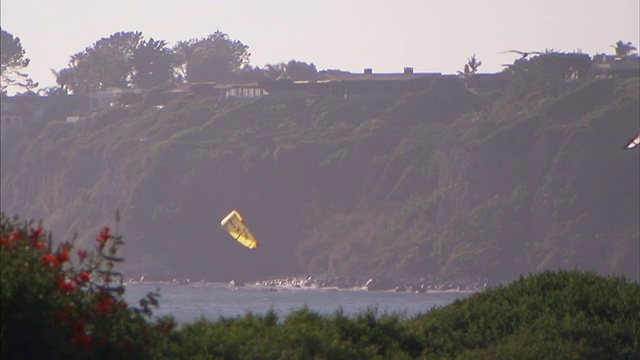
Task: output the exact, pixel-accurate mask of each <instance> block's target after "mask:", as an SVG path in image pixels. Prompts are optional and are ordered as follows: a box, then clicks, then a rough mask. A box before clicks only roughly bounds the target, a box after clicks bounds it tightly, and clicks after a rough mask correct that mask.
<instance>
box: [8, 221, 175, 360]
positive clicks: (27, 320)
mask: <svg viewBox="0 0 640 360" xmlns="http://www.w3.org/2000/svg"><path fill="white" fill-rule="evenodd" d="M121 245H122V239H121V238H120V237H119V236H115V235H113V234H111V232H110V230H109V228H108V227H105V228H103V229H102V231H101V232H100V234H99V235H98V236H97V238H96V243H95V249H94V250H93V251H91V252H88V251H86V250H84V249H74V244H73V243H70V242H65V243H61V244H59V245H58V246H57V247H55V249H54V248H53V246H52V240H51V235H50V234H47V233H45V232H44V231H43V230H42V227H41V226H40V225H35V224H34V223H25V222H20V221H19V220H18V219H17V218H14V219H10V218H8V217H6V216H5V215H4V214H2V215H1V216H0V259H1V262H0V264H1V265H0V267H1V269H0V270H1V271H0V307H1V315H2V317H1V326H0V339H1V343H0V345H1V353H2V359H89V358H90V359H116V358H117V359H139V358H150V357H155V356H156V355H157V354H158V351H160V350H161V349H162V346H161V345H162V341H161V337H162V336H163V332H167V331H170V329H171V327H172V323H171V321H170V320H162V321H160V322H158V323H156V324H151V323H150V322H149V321H148V319H149V317H150V316H151V307H153V306H155V305H157V300H156V296H157V294H149V295H148V296H147V297H146V298H144V299H142V300H141V301H140V307H139V308H135V307H130V306H129V304H127V303H126V302H125V301H124V300H123V298H122V294H123V293H124V286H123V284H122V275H121V274H119V273H118V272H116V271H115V270H114V266H115V264H116V263H117V262H119V261H121V260H122V259H120V258H119V257H118V256H117V251H118V247H120V246H121ZM72 258H73V260H76V261H75V262H72Z"/></svg>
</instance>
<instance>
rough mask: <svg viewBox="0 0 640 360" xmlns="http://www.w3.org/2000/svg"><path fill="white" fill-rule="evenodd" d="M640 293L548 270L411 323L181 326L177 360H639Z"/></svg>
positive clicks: (362, 320)
mask: <svg viewBox="0 0 640 360" xmlns="http://www.w3.org/2000/svg"><path fill="white" fill-rule="evenodd" d="M639 291H640V286H638V284H637V283H630V282H628V281H627V280H625V279H624V278H620V277H608V278H603V277H599V276H597V275H595V274H593V273H580V272H576V271H556V272H549V271H548V272H543V273H540V274H536V275H531V276H528V277H526V278H521V279H520V280H518V281H516V282H514V283H512V284H509V285H507V286H504V287H498V288H494V289H490V290H487V291H485V292H482V293H478V294H475V295H473V296H471V297H469V298H467V299H465V300H459V301H456V302H455V303H454V304H452V305H450V306H447V307H444V308H440V309H432V310H430V311H429V312H426V313H424V314H421V315H417V316H415V317H414V318H411V319H405V318H403V317H400V316H397V315H387V314H382V315H381V314H377V312H376V311H375V309H369V310H368V311H365V312H363V313H361V314H358V315H355V316H353V317H346V316H345V315H344V314H343V313H342V312H341V311H338V312H336V313H335V314H333V315H331V316H321V315H318V314H316V313H313V312H311V311H309V310H308V309H305V308H303V309H300V310H297V311H294V312H292V313H290V314H289V315H287V316H286V317H284V318H283V319H282V320H279V319H278V318H277V316H276V315H275V314H274V313H273V312H269V313H267V314H266V315H254V314H251V313H249V314H247V315H245V316H243V317H238V318H223V319H220V320H217V321H205V320H200V321H197V322H195V323H192V324H186V325H184V326H182V327H181V328H180V329H179V330H178V331H177V333H176V334H175V337H174V338H173V340H174V341H175V345H174V348H175V349H176V350H179V352H177V353H176V354H174V355H175V356H176V358H182V359H201V358H202V359H204V358H214V359H217V358H225V359H226V358H254V359H274V358H287V359H336V358H340V359H389V358H392V359H413V358H425V357H426V358H474V359H475V358H482V359H484V358H487V359H513V358H518V359H540V358H554V359H556V358H557V359H637V358H638V351H639V350H640V312H638V309H639V308H640V295H639V294H640V293H639Z"/></svg>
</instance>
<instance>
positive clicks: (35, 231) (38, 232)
mask: <svg viewBox="0 0 640 360" xmlns="http://www.w3.org/2000/svg"><path fill="white" fill-rule="evenodd" d="M30 230H31V237H33V238H34V239H37V238H38V237H40V235H41V234H42V227H41V226H39V225H38V228H37V229H30Z"/></svg>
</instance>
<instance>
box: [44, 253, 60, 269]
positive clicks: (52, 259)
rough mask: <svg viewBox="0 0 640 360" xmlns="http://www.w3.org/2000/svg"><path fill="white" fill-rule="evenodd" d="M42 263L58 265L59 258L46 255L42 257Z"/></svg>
mask: <svg viewBox="0 0 640 360" xmlns="http://www.w3.org/2000/svg"><path fill="white" fill-rule="evenodd" d="M42 263H44V264H45V265H52V266H56V265H58V258H56V257H55V256H54V255H53V254H44V255H43V256H42Z"/></svg>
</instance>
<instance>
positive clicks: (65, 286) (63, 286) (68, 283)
mask: <svg viewBox="0 0 640 360" xmlns="http://www.w3.org/2000/svg"><path fill="white" fill-rule="evenodd" d="M58 288H60V290H62V291H64V292H66V293H69V292H72V291H74V290H75V289H76V282H75V281H73V280H67V279H65V278H64V276H60V277H59V278H58Z"/></svg>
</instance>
